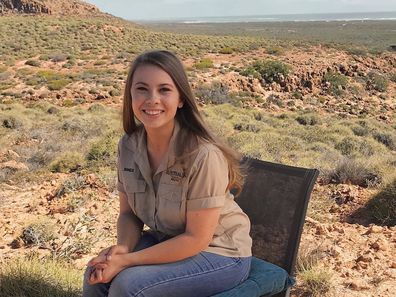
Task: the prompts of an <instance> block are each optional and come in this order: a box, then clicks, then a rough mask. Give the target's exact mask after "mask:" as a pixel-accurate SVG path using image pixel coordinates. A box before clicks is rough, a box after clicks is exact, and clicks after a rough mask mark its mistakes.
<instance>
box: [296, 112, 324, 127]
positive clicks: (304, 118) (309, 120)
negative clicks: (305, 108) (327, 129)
mask: <svg viewBox="0 0 396 297" xmlns="http://www.w3.org/2000/svg"><path fill="white" fill-rule="evenodd" d="M296 121H297V122H298V123H299V124H300V125H310V126H314V125H318V124H321V120H320V118H319V117H318V116H317V115H315V114H307V115H300V116H298V117H297V118H296Z"/></svg>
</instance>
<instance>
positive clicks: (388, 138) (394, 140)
mask: <svg viewBox="0 0 396 297" xmlns="http://www.w3.org/2000/svg"><path fill="white" fill-rule="evenodd" d="M373 137H374V139H375V140H377V141H378V142H380V143H382V144H384V145H385V146H386V147H388V148H389V149H390V150H396V136H395V134H390V133H375V134H374V135H373Z"/></svg>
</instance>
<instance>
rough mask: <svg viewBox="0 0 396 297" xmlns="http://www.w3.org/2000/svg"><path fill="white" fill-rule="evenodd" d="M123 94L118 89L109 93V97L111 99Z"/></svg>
mask: <svg viewBox="0 0 396 297" xmlns="http://www.w3.org/2000/svg"><path fill="white" fill-rule="evenodd" d="M121 94H122V92H121V91H120V90H117V89H113V90H110V92H109V95H110V96H111V97H115V96H120V95H121Z"/></svg>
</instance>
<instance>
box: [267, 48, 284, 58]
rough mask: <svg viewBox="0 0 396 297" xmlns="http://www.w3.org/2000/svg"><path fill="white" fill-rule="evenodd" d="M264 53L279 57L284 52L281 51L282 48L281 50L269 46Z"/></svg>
mask: <svg viewBox="0 0 396 297" xmlns="http://www.w3.org/2000/svg"><path fill="white" fill-rule="evenodd" d="M266 51H267V53H268V54H270V55H275V56H279V55H281V54H283V51H284V50H283V48H281V47H279V46H269V47H267V48H266Z"/></svg>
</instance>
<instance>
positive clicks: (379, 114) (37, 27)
mask: <svg viewBox="0 0 396 297" xmlns="http://www.w3.org/2000/svg"><path fill="white" fill-rule="evenodd" d="M6 2H7V3H10V2H14V1H1V2H0V3H1V4H0V7H1V5H3V7H4V3H6ZM16 2H17V1H15V3H16ZM19 2H20V3H22V2H23V3H25V2H24V1H19ZM19 2H18V3H19ZM33 2H35V3H45V2H50V1H30V2H29V3H33ZM52 2H54V1H51V3H52ZM65 3H66V1H65ZM67 3H69V4H70V3H72V2H70V1H69V2H67ZM65 5H66V4H65ZM70 5H72V4H70ZM48 7H49V6H48ZM88 10H89V9H88ZM263 26H265V25H264V24H263ZM395 28H396V22H395V23H390V25H389V28H388V29H389V30H394V29H395ZM384 38H385V39H384V40H383V42H384V44H387V43H390V42H391V41H390V40H387V39H386V37H384ZM348 46H349V45H348V44H336V45H335V44H328V43H325V42H319V41H312V42H306V43H305V42H297V41H291V40H283V39H279V40H269V39H265V38H262V37H255V36H250V37H243V36H232V35H228V36H213V35H210V34H206V35H205V34H203V33H202V34H178V33H170V32H169V33H164V32H159V31H153V30H150V29H147V28H145V27H143V26H140V25H137V24H133V23H130V22H127V21H123V20H120V19H117V18H112V19H111V21H109V19H108V18H107V17H105V18H101V17H91V15H90V16H89V17H88V16H86V17H78V16H73V17H71V16H70V17H69V16H60V17H53V16H48V15H43V14H40V15H36V16H26V15H24V16H19V15H10V14H7V15H4V16H1V17H0V263H1V265H0V279H1V280H2V281H1V282H0V296H11V297H13V296H15V297H17V296H24V294H26V292H36V291H34V290H31V289H30V288H31V287H30V285H31V284H34V287H35V288H40V290H41V291H37V294H36V295H32V296H33V297H39V296H40V297H41V296H55V297H58V296H70V297H71V296H73V297H74V296H80V294H81V280H82V279H81V277H82V272H83V269H84V265H85V263H86V262H87V261H88V259H90V258H91V257H92V256H93V255H95V253H97V252H98V251H99V250H100V249H102V248H104V247H106V246H108V245H111V244H113V243H114V242H115V234H116V228H115V221H116V218H117V210H118V201H117V191H116V188H115V178H116V171H115V161H116V146H117V142H118V139H119V138H120V137H121V135H122V133H123V132H122V129H121V120H120V111H121V105H122V94H123V92H124V89H123V88H124V83H125V79H126V74H127V70H128V66H129V64H130V62H131V61H132V60H133V58H134V57H135V56H136V55H137V54H138V53H140V52H142V51H144V50H148V49H153V48H166V49H169V50H172V51H174V52H176V53H177V54H178V55H179V56H180V57H181V58H182V60H183V62H184V64H185V66H186V70H187V73H188V76H189V78H190V81H191V84H192V87H193V90H194V93H195V95H196V97H197V100H198V102H199V106H200V109H201V111H202V113H203V115H204V118H205V119H206V121H207V122H208V124H209V125H210V126H211V128H212V129H213V131H214V132H215V133H216V134H217V135H219V136H220V137H222V138H223V139H224V140H225V141H227V142H228V143H229V145H230V146H232V147H233V148H235V149H236V150H238V151H239V152H240V153H241V154H242V155H246V156H250V157H255V158H259V159H263V160H267V161H272V162H277V163H284V164H289V165H294V166H302V167H312V168H318V169H319V170H320V176H319V179H318V182H317V184H316V186H315V188H314V191H313V194H312V198H311V201H310V204H309V210H308V216H307V219H306V224H305V229H304V233H303V237H302V242H301V248H300V255H299V260H298V265H297V280H298V284H297V286H296V287H295V288H294V289H293V291H292V294H293V296H295V297H297V296H298V297H300V296H337V297H339V296H345V297H350V296H352V297H355V296H356V297H367V296H372V297H379V296H384V297H391V296H393V295H394V289H395V288H396V256H395V253H394V251H395V250H396V71H395V67H396V53H395V52H393V51H391V50H383V51H380V52H379V51H377V50H376V51H372V50H371V49H370V48H365V47H363V46H362V47H360V48H359V49H360V50H359V51H356V50H355V49H356V48H348ZM341 48H344V49H341ZM253 230H255V227H254V226H253ZM256 249H257V245H255V247H254V251H255V252H256V253H259V251H257V250H256ZM3 280H5V281H3Z"/></svg>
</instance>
